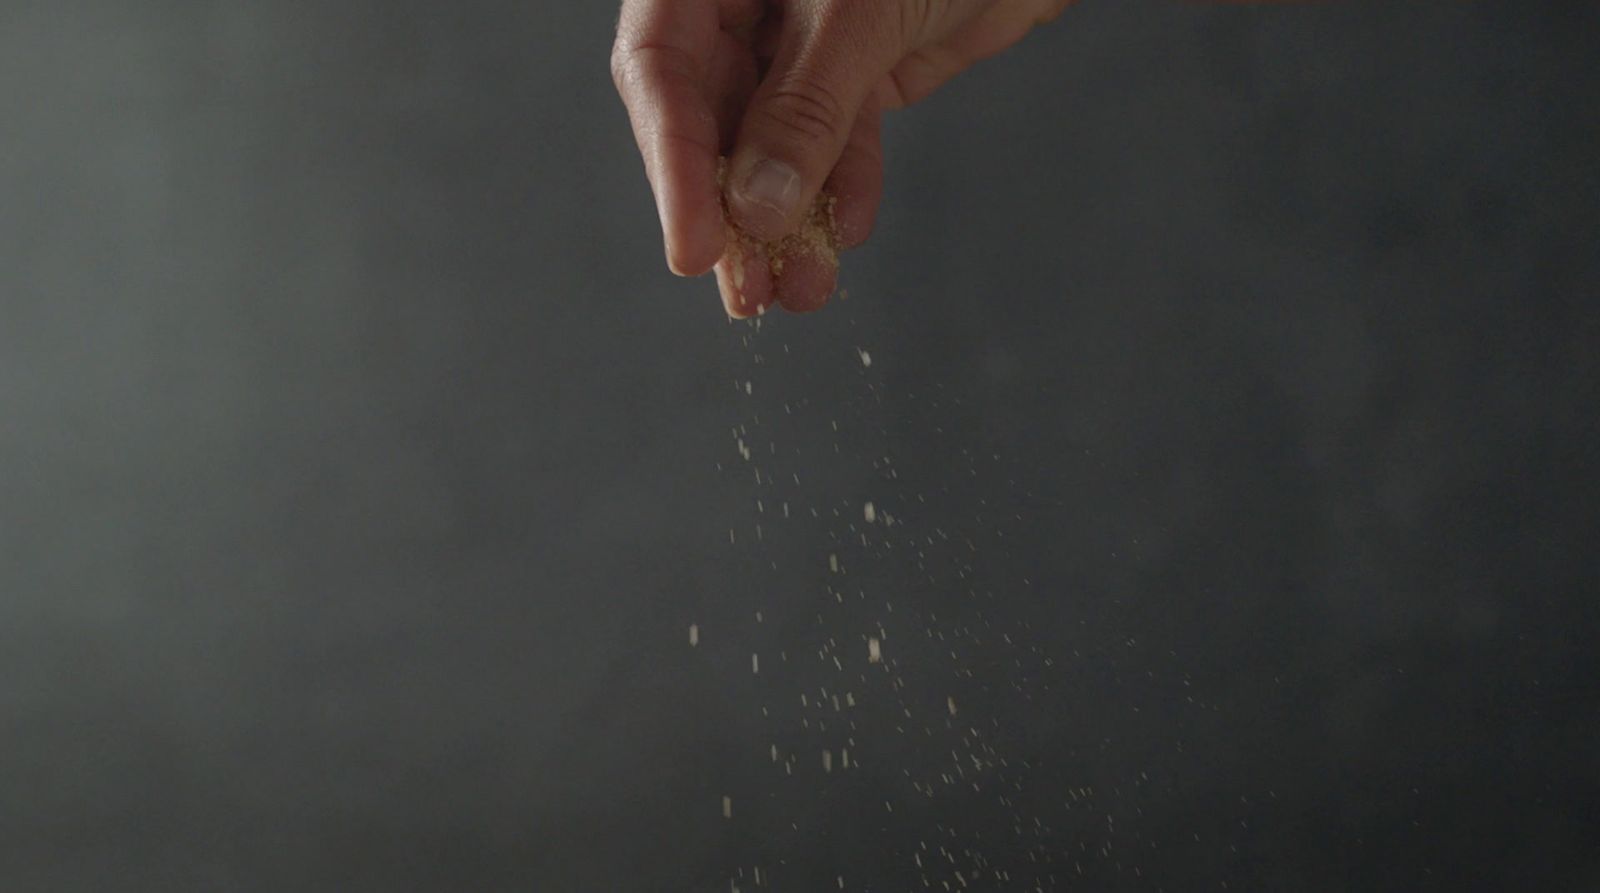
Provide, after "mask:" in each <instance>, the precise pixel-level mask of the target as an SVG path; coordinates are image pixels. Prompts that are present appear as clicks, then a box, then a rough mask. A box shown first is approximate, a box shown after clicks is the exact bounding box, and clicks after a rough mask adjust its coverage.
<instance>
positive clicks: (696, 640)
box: [689, 623, 700, 648]
mask: <svg viewBox="0 0 1600 893" xmlns="http://www.w3.org/2000/svg"><path fill="white" fill-rule="evenodd" d="M699 644H700V624H698V623H691V624H689V647H690V648H693V647H694V646H696V645H699Z"/></svg>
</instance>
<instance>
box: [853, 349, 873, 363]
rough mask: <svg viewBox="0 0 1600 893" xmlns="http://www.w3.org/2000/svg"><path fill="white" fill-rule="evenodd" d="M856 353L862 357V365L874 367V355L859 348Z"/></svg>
mask: <svg viewBox="0 0 1600 893" xmlns="http://www.w3.org/2000/svg"><path fill="white" fill-rule="evenodd" d="M856 353H858V354H860V355H861V365H863V366H869V367H870V366H871V365H872V354H870V353H867V352H866V351H865V350H862V349H861V348H859V347H858V348H856Z"/></svg>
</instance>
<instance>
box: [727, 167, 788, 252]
mask: <svg viewBox="0 0 1600 893" xmlns="http://www.w3.org/2000/svg"><path fill="white" fill-rule="evenodd" d="M738 197H739V198H740V199H742V201H743V204H744V206H745V207H744V209H743V210H744V212H745V216H746V217H747V218H748V220H747V221H746V223H747V226H746V228H747V229H751V230H753V231H754V232H755V234H756V235H758V236H760V237H761V238H764V239H775V238H778V237H779V236H781V235H783V234H784V233H785V232H787V231H788V229H789V217H790V215H792V214H793V213H794V210H795V206H796V205H798V204H799V203H800V175H799V174H797V173H795V171H794V168H792V167H790V166H788V165H787V164H784V163H783V162H781V161H774V160H772V159H770V158H767V159H763V160H762V161H759V162H757V163H756V166H755V167H753V168H751V169H750V174H749V176H747V177H745V180H744V185H743V186H742V187H741V188H740V189H739V194H738Z"/></svg>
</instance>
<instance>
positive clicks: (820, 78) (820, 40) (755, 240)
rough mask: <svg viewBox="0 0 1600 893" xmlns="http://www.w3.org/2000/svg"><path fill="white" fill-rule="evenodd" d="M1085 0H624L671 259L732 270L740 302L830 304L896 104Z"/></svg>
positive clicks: (688, 270) (732, 299)
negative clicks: (888, 113) (841, 256)
mask: <svg viewBox="0 0 1600 893" xmlns="http://www.w3.org/2000/svg"><path fill="white" fill-rule="evenodd" d="M1070 2H1071V0H624V2H623V5H622V17H621V20H620V22H619V23H618V26H617V40H616V44H615V46H614V48H613V51H612V55H611V71H612V76H613V78H614V79H615V81H616V86H617V91H618V93H620V94H621V96H622V100H623V103H624V104H625V105H626V106H627V108H628V116H629V118H630V120H631V121H632V123H633V132H634V136H635V138H636V139H637V140H638V142H639V152H640V154H641V155H643V157H644V165H645V173H646V175H647V176H648V178H649V180H650V186H651V190H652V191H653V192H654V194H655V200H656V208H657V210H658V212H659V214H660V217H661V228H662V233H663V236H664V239H665V242H666V253H667V265H668V266H669V267H670V268H671V269H672V271H673V272H674V273H677V274H678V275H680V276H698V275H701V274H703V273H705V272H707V271H708V270H711V269H713V268H715V270H716V273H717V285H718V287H719V289H720V290H721V292H722V301H723V305H724V306H725V307H726V309H727V311H728V313H729V315H731V316H735V317H741V318H742V317H748V316H753V315H755V314H757V313H760V312H763V311H765V310H766V309H767V307H768V306H770V305H771V304H772V303H774V302H777V303H779V304H781V305H782V306H783V307H784V308H785V309H788V310H794V311H807V310H815V309H818V308H820V307H821V306H823V305H824V304H825V303H827V300H828V296H829V295H830V294H832V292H833V288H834V284H835V276H836V272H837V260H836V256H835V254H834V251H833V249H834V248H835V247H844V248H852V247H855V246H857V245H859V244H861V243H862V242H863V241H865V240H866V238H867V235H868V234H869V233H870V232H871V231H872V224H873V220H874V218H875V217H876V215H877V210H878V201H879V199H880V198H881V197H882V195H883V149H882V145H881V143H880V140H879V133H880V128H879V118H880V117H881V115H882V112H883V111H884V110H885V109H892V108H899V107H901V106H904V105H908V104H910V103H912V102H916V101H917V100H919V99H921V98H922V97H924V96H926V95H928V94H929V93H931V92H933V90H934V89H935V88H937V87H938V86H939V85H940V84H942V83H944V82H945V81H946V80H948V79H949V78H951V77H952V76H954V75H955V74H957V73H959V72H961V71H962V70H964V69H966V68H967V67H968V66H970V65H971V64H972V63H974V62H976V61H978V60H980V59H983V58H986V57H988V56H991V55H994V54H995V53H998V52H1000V51H1001V50H1003V49H1005V48H1006V47H1009V46H1011V45H1012V44H1014V43H1016V42H1017V41H1018V40H1020V39H1021V38H1022V36H1023V35H1024V34H1026V33H1027V32H1028V30H1029V29H1031V28H1032V27H1033V26H1034V25H1036V24H1039V23H1042V22H1045V21H1049V20H1050V19H1052V18H1054V17H1055V16H1056V15H1057V14H1059V13H1060V12H1061V11H1062V10H1063V9H1064V8H1066V6H1067V5H1068V4H1069V3H1070ZM724 155H725V156H727V162H726V164H727V170H726V188H725V189H724V188H723V187H722V186H720V185H719V182H720V181H719V159H720V158H721V157H722V156H724ZM819 195H820V196H822V198H821V199H820V200H819ZM829 199H831V201H829ZM725 215H726V217H725ZM824 229H826V230H831V232H826V233H825V236H826V237H825V238H824V237H820V236H819V233H822V232H823V230H824Z"/></svg>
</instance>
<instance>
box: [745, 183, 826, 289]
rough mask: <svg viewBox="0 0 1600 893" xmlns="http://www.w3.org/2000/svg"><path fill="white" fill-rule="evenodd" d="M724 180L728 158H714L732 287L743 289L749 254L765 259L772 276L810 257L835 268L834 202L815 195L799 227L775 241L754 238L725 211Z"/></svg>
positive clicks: (824, 194)
mask: <svg viewBox="0 0 1600 893" xmlns="http://www.w3.org/2000/svg"><path fill="white" fill-rule="evenodd" d="M727 179H728V159H727V157H725V156H724V157H722V158H718V159H717V190H718V193H719V195H721V196H722V221H723V225H724V226H725V227H726V229H727V240H728V247H727V255H728V258H729V259H730V260H731V261H732V267H733V270H732V272H733V284H734V287H735V288H740V289H742V288H744V263H743V260H744V258H745V257H748V256H749V255H751V254H752V253H753V254H756V255H758V256H762V257H765V258H766V259H767V266H769V267H770V268H771V269H772V275H774V276H781V275H783V267H784V264H785V263H786V262H787V261H789V260H790V259H793V258H796V257H802V256H806V257H813V258H816V259H817V260H819V261H821V262H822V263H823V264H825V265H826V266H828V267H829V268H831V269H835V270H837V269H838V268H839V225H838V223H837V222H836V221H835V220H834V216H833V209H834V205H835V203H836V202H837V200H836V199H835V198H834V197H833V196H831V195H828V194H827V193H825V192H819V193H817V198H816V200H815V201H813V202H812V203H811V212H810V213H809V214H807V215H806V219H805V221H804V222H802V223H801V224H800V228H799V229H797V230H795V231H794V232H792V233H790V234H789V235H787V236H784V237H783V238H781V239H778V240H776V241H772V242H768V241H764V240H761V239H757V238H756V237H755V236H752V235H750V234H749V233H747V232H745V231H744V230H742V229H740V228H739V226H738V224H736V223H734V222H733V215H732V214H731V213H730V212H729V210H728V198H727V194H726V193H725V192H723V188H724V185H725V184H726V182H727Z"/></svg>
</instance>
